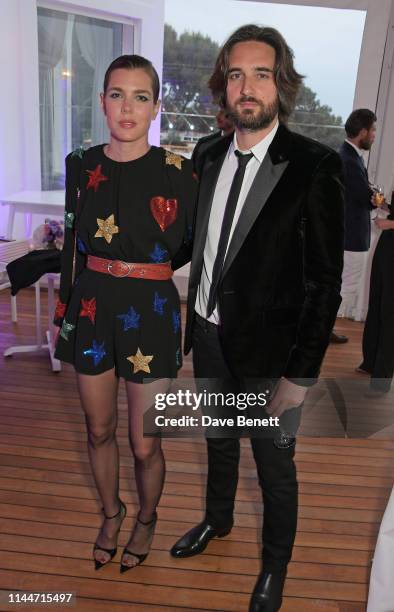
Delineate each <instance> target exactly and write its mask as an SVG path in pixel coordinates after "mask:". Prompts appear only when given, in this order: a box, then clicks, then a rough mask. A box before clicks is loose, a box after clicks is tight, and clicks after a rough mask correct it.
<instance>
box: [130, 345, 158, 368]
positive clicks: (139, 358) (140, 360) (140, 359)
mask: <svg viewBox="0 0 394 612" xmlns="http://www.w3.org/2000/svg"><path fill="white" fill-rule="evenodd" d="M152 359H153V355H143V354H142V353H141V351H140V349H137V352H136V354H135V355H130V357H127V361H131V363H132V364H133V366H134V372H133V373H134V374H136V373H137V372H140V371H141V372H148V374H149V373H150V367H149V366H148V363H150V362H151V361H152Z"/></svg>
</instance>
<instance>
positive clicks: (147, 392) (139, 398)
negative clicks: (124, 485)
mask: <svg viewBox="0 0 394 612" xmlns="http://www.w3.org/2000/svg"><path fill="white" fill-rule="evenodd" d="M169 386H170V379H168V378H162V379H160V380H155V381H153V382H151V383H147V384H137V383H132V382H129V381H128V382H126V390H127V398H128V406H129V437H130V444H131V449H132V451H133V454H134V462H135V463H134V470H135V480H136V484H137V490H138V497H139V502H140V510H139V513H138V518H139V519H140V521H141V522H138V521H137V522H136V524H135V527H134V530H133V532H132V534H131V537H130V539H129V541H128V543H127V546H126V548H128V549H129V550H132V551H133V552H134V553H136V554H145V553H148V552H149V549H150V546H151V543H152V539H153V534H154V529H155V522H154V519H155V516H156V514H155V513H156V508H157V505H158V503H159V500H160V497H161V493H162V491H163V485H164V477H165V462H164V455H163V451H162V448H161V439H160V437H145V438H144V436H143V432H144V429H143V416H144V414H145V413H146V411H147V410H148V409H149V408H151V406H153V404H154V400H155V395H156V393H165V392H166V391H167V390H168V388H169ZM149 522H150V524H148V525H143V524H142V523H149ZM122 563H123V564H124V565H128V566H130V567H134V566H135V565H136V564H137V563H138V559H137V557H135V556H134V555H128V554H125V555H123V557H122Z"/></svg>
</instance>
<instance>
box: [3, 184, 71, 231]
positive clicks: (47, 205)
mask: <svg viewBox="0 0 394 612" xmlns="http://www.w3.org/2000/svg"><path fill="white" fill-rule="evenodd" d="M64 201H65V193H64V190H62V191H18V192H17V193H13V194H11V195H10V196H7V197H6V198H2V200H1V204H2V205H3V206H9V207H10V210H9V214H8V225H7V238H12V237H13V233H14V222H15V215H16V213H25V214H26V218H25V234H26V238H29V237H30V235H31V221H32V216H33V215H53V216H56V217H63V214H64Z"/></svg>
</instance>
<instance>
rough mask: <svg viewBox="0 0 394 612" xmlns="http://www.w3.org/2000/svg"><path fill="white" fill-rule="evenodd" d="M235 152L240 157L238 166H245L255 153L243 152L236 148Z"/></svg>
mask: <svg viewBox="0 0 394 612" xmlns="http://www.w3.org/2000/svg"><path fill="white" fill-rule="evenodd" d="M234 153H235V155H236V156H237V158H238V168H244V167H245V166H246V165H247V164H248V162H249V161H250V160H251V159H252V157H253V153H241V151H238V150H235V151H234Z"/></svg>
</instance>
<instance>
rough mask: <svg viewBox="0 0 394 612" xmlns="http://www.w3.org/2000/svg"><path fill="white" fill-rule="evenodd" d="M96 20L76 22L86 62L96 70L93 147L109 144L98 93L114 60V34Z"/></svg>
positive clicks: (93, 92)
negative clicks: (103, 143)
mask: <svg viewBox="0 0 394 612" xmlns="http://www.w3.org/2000/svg"><path fill="white" fill-rule="evenodd" d="M95 22H96V24H97V21H96V20H91V19H84V20H83V21H82V20H79V19H78V18H77V19H76V20H75V32H76V35H77V39H78V44H79V47H80V49H81V53H82V55H83V58H84V60H85V61H86V62H87V64H89V66H90V67H91V68H93V70H94V77H93V84H92V145H96V144H100V143H102V142H108V139H109V134H108V129H107V123H106V121H105V117H104V115H103V113H102V111H101V109H100V105H99V98H98V92H100V91H102V90H103V80H104V74H105V71H106V69H107V68H108V65H109V64H110V63H111V61H112V60H113V59H114V57H113V52H114V32H113V30H112V28H110V27H108V25H107V26H103V25H95Z"/></svg>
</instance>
